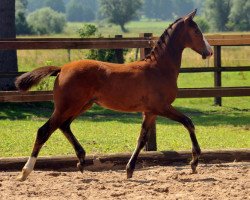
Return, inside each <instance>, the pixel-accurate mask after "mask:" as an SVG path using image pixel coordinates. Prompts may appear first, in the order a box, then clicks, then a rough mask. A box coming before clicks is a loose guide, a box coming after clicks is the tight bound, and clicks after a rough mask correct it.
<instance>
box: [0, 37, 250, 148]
mask: <svg viewBox="0 0 250 200" xmlns="http://www.w3.org/2000/svg"><path fill="white" fill-rule="evenodd" d="M206 38H207V39H208V42H209V44H210V45H212V46H214V67H200V68H197V67H195V68H182V69H181V71H180V72H181V73H200V72H213V73H214V87H211V88H180V89H179V92H178V97H179V98H201V97H215V104H217V105H221V97H235V96H250V86H247V87H221V86H222V84H221V74H222V72H235V71H250V66H237V67H236V66H235V67H229V66H222V65H221V48H222V47H223V46H250V35H210V36H206ZM157 40H158V38H157V37H153V35H152V34H151V33H144V34H140V37H138V38H122V37H121V36H117V37H116V38H98V39H97V38H95V39H93V38H92V39H79V38H22V39H1V40H0V50H10V49H16V50H32V49H117V51H120V50H121V49H124V48H139V49H140V57H141V58H144V57H145V56H146V55H147V54H148V53H149V52H150V51H151V49H152V47H153V46H154V45H155V43H156V41H157ZM22 73H23V72H19V73H17V72H1V73H0V78H3V77H10V76H11V77H16V76H18V75H20V74H22ZM52 100H53V94H52V92H51V91H35V92H34V91H33V92H27V93H21V92H18V91H1V92H0V102H36V101H52ZM155 130H156V129H155V125H154V126H153V127H152V130H151V134H150V141H151V142H150V143H148V144H147V146H146V149H147V150H156V136H155V135H156V131H155Z"/></svg>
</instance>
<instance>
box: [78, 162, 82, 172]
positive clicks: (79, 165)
mask: <svg viewBox="0 0 250 200" xmlns="http://www.w3.org/2000/svg"><path fill="white" fill-rule="evenodd" d="M77 168H78V169H79V171H80V172H82V173H83V164H81V163H77Z"/></svg>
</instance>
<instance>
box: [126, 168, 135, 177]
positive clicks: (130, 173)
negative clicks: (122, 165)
mask: <svg viewBox="0 0 250 200" xmlns="http://www.w3.org/2000/svg"><path fill="white" fill-rule="evenodd" d="M126 171H127V179H129V178H132V176H133V173H134V170H133V169H131V168H129V167H128V168H126Z"/></svg>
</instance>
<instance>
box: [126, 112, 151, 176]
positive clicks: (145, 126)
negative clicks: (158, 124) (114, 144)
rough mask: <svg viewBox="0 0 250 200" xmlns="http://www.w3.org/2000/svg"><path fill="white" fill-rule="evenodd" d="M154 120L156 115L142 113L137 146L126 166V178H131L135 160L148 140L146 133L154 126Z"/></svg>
mask: <svg viewBox="0 0 250 200" xmlns="http://www.w3.org/2000/svg"><path fill="white" fill-rule="evenodd" d="M155 119H156V115H152V114H150V113H143V122H142V127H141V132H140V136H139V138H138V140H137V146H136V149H135V150H134V152H133V154H132V156H131V158H130V160H129V162H128V164H127V166H126V171H127V178H132V176H133V172H134V170H135V164H136V160H137V158H138V155H139V153H140V151H141V150H142V148H143V147H144V146H145V144H146V142H147V140H148V132H149V129H150V127H151V126H152V125H153V124H154V122H155Z"/></svg>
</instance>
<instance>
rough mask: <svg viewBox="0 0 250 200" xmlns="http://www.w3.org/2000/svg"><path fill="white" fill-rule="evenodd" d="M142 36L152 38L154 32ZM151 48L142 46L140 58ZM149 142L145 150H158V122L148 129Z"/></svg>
mask: <svg viewBox="0 0 250 200" xmlns="http://www.w3.org/2000/svg"><path fill="white" fill-rule="evenodd" d="M139 36H140V37H145V38H150V37H152V36H153V34H152V33H141V34H140V35H139ZM151 50H152V49H151V48H140V58H141V59H144V58H145V57H146V55H148V54H149V53H150V51H151ZM148 135H149V136H148V142H147V143H146V145H145V148H144V150H145V151H156V150H157V143H156V123H155V122H154V124H153V125H152V126H151V127H150V128H149V131H148Z"/></svg>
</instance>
